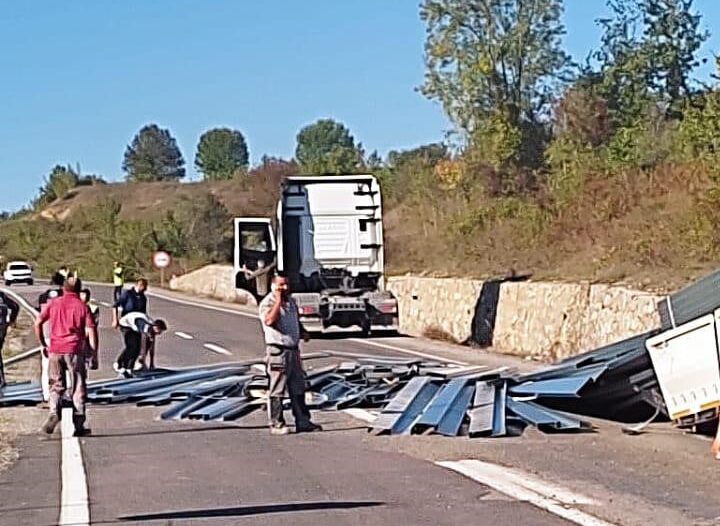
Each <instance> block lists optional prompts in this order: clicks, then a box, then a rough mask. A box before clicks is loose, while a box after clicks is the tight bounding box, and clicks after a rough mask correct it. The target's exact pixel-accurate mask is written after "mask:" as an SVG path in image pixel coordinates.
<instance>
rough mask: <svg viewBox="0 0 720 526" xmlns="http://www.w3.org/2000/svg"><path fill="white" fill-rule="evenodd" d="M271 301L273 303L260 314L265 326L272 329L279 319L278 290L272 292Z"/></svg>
mask: <svg viewBox="0 0 720 526" xmlns="http://www.w3.org/2000/svg"><path fill="white" fill-rule="evenodd" d="M273 299H274V300H275V302H274V303H273V304H272V306H271V307H270V308H269V309H266V312H265V313H263V314H262V320H263V323H264V324H265V325H267V326H268V327H272V326H273V325H275V323H276V322H277V321H278V318H280V310H281V309H282V296H281V294H280V291H279V290H274V291H273Z"/></svg>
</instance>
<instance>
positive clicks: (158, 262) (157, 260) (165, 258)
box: [153, 250, 171, 268]
mask: <svg viewBox="0 0 720 526" xmlns="http://www.w3.org/2000/svg"><path fill="white" fill-rule="evenodd" d="M170 259H171V258H170V254H168V253H167V252H165V251H163V250H158V251H157V252H155V253H154V254H153V265H155V266H156V267H157V268H165V267H167V266H168V265H170Z"/></svg>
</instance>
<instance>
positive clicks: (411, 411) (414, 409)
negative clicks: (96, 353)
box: [0, 338, 654, 437]
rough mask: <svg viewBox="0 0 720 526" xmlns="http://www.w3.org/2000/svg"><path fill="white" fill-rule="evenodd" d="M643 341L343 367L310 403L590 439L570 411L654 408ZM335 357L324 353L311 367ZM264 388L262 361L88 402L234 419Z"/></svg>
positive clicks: (395, 422) (328, 375) (421, 425)
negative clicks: (543, 357)
mask: <svg viewBox="0 0 720 526" xmlns="http://www.w3.org/2000/svg"><path fill="white" fill-rule="evenodd" d="M643 342H644V339H643V338H635V339H633V340H632V341H628V342H621V343H619V344H616V345H614V346H609V347H605V348H602V349H599V350H597V351H594V352H591V353H588V354H585V355H582V356H578V357H574V358H572V359H571V360H566V361H563V362H560V363H559V364H557V365H556V366H553V367H551V368H548V369H546V370H543V371H540V372H537V373H533V374H529V375H517V374H516V373H515V372H514V371H512V370H509V369H508V368H500V369H490V368H488V367H483V366H474V367H460V366H457V365H450V364H442V363H438V362H424V361H422V360H406V359H389V358H370V357H367V358H361V359H358V360H356V361H342V362H338V363H336V364H332V365H323V366H321V367H318V368H316V369H310V370H309V371H308V374H307V384H308V388H309V393H310V394H309V396H308V399H309V405H310V406H311V407H314V408H315V409H320V410H328V411H335V410H343V409H346V408H366V409H374V410H376V411H379V415H378V416H377V418H376V419H375V420H374V421H373V422H372V423H370V424H369V428H370V430H371V431H372V432H373V433H375V434H391V435H397V434H400V435H403V434H404V435H410V434H438V435H443V436H458V435H467V436H470V437H479V436H489V437H500V436H505V435H508V434H514V433H516V432H518V431H521V430H522V429H523V428H524V427H526V426H527V425H533V426H536V427H537V428H538V429H540V430H542V431H547V432H559V431H572V432H577V431H587V430H591V429H592V426H591V425H590V424H589V423H588V422H585V421H583V420H581V419H580V418H579V417H576V416H572V415H569V414H567V413H565V412H564V411H572V412H575V413H580V414H583V413H585V414H593V413H594V411H583V408H585V409H588V408H591V409H592V408H597V407H604V408H605V409H607V408H608V407H609V406H608V403H607V401H611V402H612V403H616V402H617V400H618V399H619V397H626V398H625V399H623V403H624V404H625V406H626V407H632V406H634V405H636V404H641V405H642V406H643V407H645V408H646V410H651V409H652V407H651V406H652V404H651V403H650V402H649V401H648V400H650V398H647V397H644V396H642V394H641V392H642V390H641V389H639V388H638V387H637V386H636V385H635V384H633V383H632V382H631V379H637V384H638V385H642V386H650V387H651V388H652V387H653V385H654V384H652V381H651V375H648V374H647V367H648V366H649V362H648V361H647V359H642V357H641V356H639V354H638V352H637V351H638V349H642V345H643ZM328 357H329V354H328V353H318V354H315V355H308V356H306V357H305V359H306V360H308V359H313V358H328ZM266 390H267V379H266V376H265V375H264V372H263V367H262V362H261V361H248V362H240V363H233V364H222V365H215V366H207V367H197V368H193V369H182V370H158V371H152V372H146V373H141V374H139V375H138V376H136V377H133V378H128V379H122V378H121V379H115V380H108V381H101V382H91V383H90V384H89V386H88V401H89V402H91V403H95V404H120V403H135V404H137V405H138V406H162V405H169V406H170V407H169V408H168V409H167V410H165V411H164V412H163V413H162V414H161V418H162V419H166V420H169V419H172V420H180V419H189V420H198V421H231V420H236V419H238V418H242V417H243V416H245V415H247V414H249V413H251V412H253V411H255V410H256V409H258V408H261V407H263V405H264V396H265V392H266ZM0 395H1V396H0V405H19V404H26V405H31V404H37V403H40V402H41V401H42V396H41V393H40V388H39V386H37V385H32V384H19V385H13V386H8V387H6V388H5V389H3V390H2V391H0ZM627 397H630V398H629V399H627ZM583 404H585V405H583Z"/></svg>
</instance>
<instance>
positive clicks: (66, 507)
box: [58, 407, 90, 526]
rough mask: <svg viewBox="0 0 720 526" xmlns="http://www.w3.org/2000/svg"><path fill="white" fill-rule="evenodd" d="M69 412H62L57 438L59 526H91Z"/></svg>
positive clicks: (84, 482)
mask: <svg viewBox="0 0 720 526" xmlns="http://www.w3.org/2000/svg"><path fill="white" fill-rule="evenodd" d="M73 429H74V428H73V421H72V409H71V408H69V407H66V408H64V409H63V410H62V420H61V421H60V436H61V437H62V438H61V444H62V446H61V447H62V460H61V471H62V474H61V485H62V489H61V494H60V520H59V521H58V523H59V525H60V526H70V525H72V526H86V525H89V524H90V505H89V501H88V487H87V477H86V475H85V466H84V465H83V458H82V450H81V449H80V441H79V440H78V439H77V437H74V436H73Z"/></svg>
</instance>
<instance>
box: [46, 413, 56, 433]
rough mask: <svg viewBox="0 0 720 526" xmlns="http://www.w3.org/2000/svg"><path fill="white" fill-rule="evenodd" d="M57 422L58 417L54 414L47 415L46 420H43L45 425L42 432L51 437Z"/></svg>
mask: <svg viewBox="0 0 720 526" xmlns="http://www.w3.org/2000/svg"><path fill="white" fill-rule="evenodd" d="M58 422H60V417H59V416H58V415H56V414H55V413H51V414H50V415H48V417H47V420H45V423H44V424H43V426H42V430H43V431H45V432H46V433H47V434H48V435H52V434H53V431H55V428H56V427H57V425H58Z"/></svg>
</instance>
